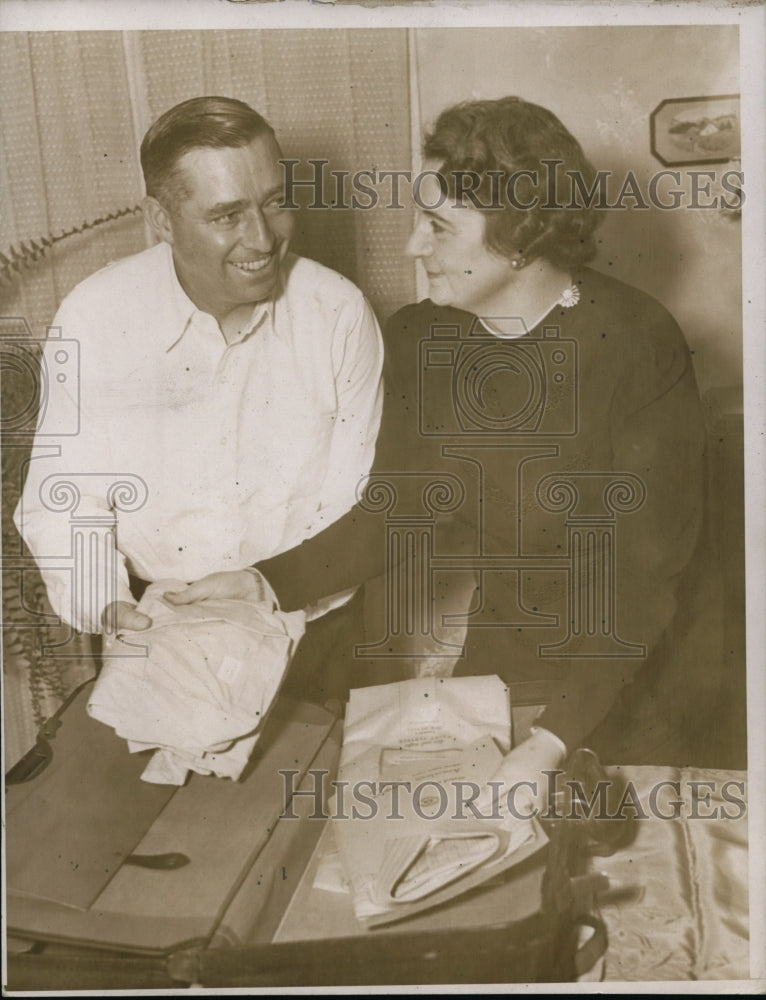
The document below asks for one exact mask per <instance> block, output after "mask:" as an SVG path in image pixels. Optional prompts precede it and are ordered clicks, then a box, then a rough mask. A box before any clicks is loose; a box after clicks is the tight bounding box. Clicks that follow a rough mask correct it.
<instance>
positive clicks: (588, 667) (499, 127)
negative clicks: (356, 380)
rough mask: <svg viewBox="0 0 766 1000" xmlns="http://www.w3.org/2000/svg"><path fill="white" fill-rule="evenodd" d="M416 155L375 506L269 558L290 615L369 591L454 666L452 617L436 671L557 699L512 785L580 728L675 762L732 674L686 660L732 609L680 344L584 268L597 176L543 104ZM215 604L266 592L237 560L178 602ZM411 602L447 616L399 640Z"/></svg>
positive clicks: (633, 754)
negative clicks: (460, 645) (457, 644)
mask: <svg viewBox="0 0 766 1000" xmlns="http://www.w3.org/2000/svg"><path fill="white" fill-rule="evenodd" d="M424 154H425V170H424V172H423V174H422V175H421V177H420V180H419V182H418V184H417V185H415V186H414V188H413V193H414V196H415V200H416V205H417V217H416V224H415V228H414V231H413V234H412V237H411V239H410V242H409V244H408V248H407V250H408V253H409V254H411V255H412V256H414V257H417V258H418V259H419V260H420V261H421V263H422V264H423V267H424V269H425V272H426V275H427V278H428V286H429V298H428V299H427V300H425V301H423V302H420V303H418V304H416V305H412V306H408V307H405V308H404V309H402V310H400V312H398V313H397V314H396V315H395V316H393V317H392V319H391V320H390V321H389V323H388V325H387V328H386V333H385V338H386V372H385V379H386V382H385V385H386V402H385V407H384V415H383V421H382V426H381V430H380V435H379V438H378V445H377V451H376V459H375V467H374V469H373V476H372V478H371V479H370V482H369V484H368V486H367V493H366V495H365V496H363V497H362V499H361V502H360V504H358V505H357V507H355V508H354V509H353V510H352V511H350V512H349V513H348V514H347V515H345V516H344V517H343V518H341V519H340V520H339V521H337V522H336V523H335V524H333V525H332V526H330V527H329V528H328V529H326V530H325V531H323V532H322V533H321V534H319V535H317V536H315V537H314V538H312V539H308V540H307V541H305V542H304V543H303V544H302V545H301V546H299V547H297V548H295V549H293V550H291V551H289V552H285V553H282V554H280V555H278V556H275V557H274V558H272V559H269V560H267V561H266V562H264V563H262V564H260V565H259V567H258V569H259V570H260V571H261V572H262V574H263V576H265V578H266V580H268V581H269V583H270V584H271V586H272V588H273V591H274V593H275V594H276V596H277V599H278V600H279V603H280V606H281V607H282V608H283V610H290V609H294V608H300V607H304V606H306V605H308V604H309V603H310V602H312V601H313V600H315V599H317V598H319V597H321V596H325V595H328V594H334V593H336V592H339V591H341V590H343V589H345V588H347V587H349V586H354V585H359V584H362V583H365V582H367V587H366V591H367V600H366V603H367V606H368V607H367V610H368V612H369V611H370V610H372V611H373V612H375V611H377V613H378V618H377V621H376V622H373V619H372V618H371V617H370V615H369V614H368V621H367V629H368V635H367V644H368V646H370V645H375V642H376V641H377V642H378V647H379V650H380V648H383V649H385V648H386V647H385V643H386V642H387V641H389V640H391V641H392V642H393V644H391V642H389V648H391V649H393V650H394V652H395V653H396V652H397V651H403V653H402V657H403V656H404V654H405V653H409V654H410V657H411V658H410V660H404V659H401V658H400V659H401V662H413V659H412V656H413V654H414V662H416V663H417V659H418V655H420V656H421V657H422V660H423V663H424V664H425V666H424V667H423V670H424V671H425V672H436V673H438V672H439V659H440V658H439V655H438V654H439V653H450V652H452V653H453V654H454V650H450V649H449V648H448V647H446V648H445V647H444V646H442V645H440V642H439V638H440V635H439V629H440V627H441V623H442V621H443V616H444V615H445V614H450V615H452V616H453V617H452V618H451V619H449V622H450V626H451V627H450V628H447V630H446V633H445V634H448V635H450V636H454V635H458V637H459V639H460V640H461V641H462V640H463V637H464V645H465V649H464V655H462V656H457V657H456V656H455V655H453V656H452V658H450V657H449V656H448V655H447V656H443V657H442V658H441V663H446V664H447V665H448V666H447V669H448V670H451V669H452V668H453V667H454V669H455V670H456V672H458V673H462V674H466V673H468V674H470V673H496V674H499V675H500V676H501V677H503V678H504V679H506V680H507V682H508V684H509V686H510V689H511V699H512V703H519V701H529V702H536V703H544V704H545V705H546V707H545V709H544V711H543V713H542V715H541V716H540V717H539V719H538V720H537V726H536V727H535V728H533V730H532V733H531V735H530V736H529V738H528V739H527V740H525V741H524V742H522V743H521V744H520V745H519V746H518V747H516V748H515V749H514V750H513V751H512V752H511V754H510V755H509V757H508V758H507V759H506V764H505V767H504V776H505V777H507V779H508V780H509V781H511V780H516V779H518V780H521V779H525V780H526V779H529V778H530V777H533V775H534V773H536V772H537V771H539V770H540V769H544V768H546V767H556V766H558V765H559V764H560V763H561V761H562V760H563V758H564V756H565V753H566V751H567V749H573V748H575V747H576V746H579V745H583V744H584V743H585V742H586V740H587V741H590V742H592V743H593V744H594V745H596V746H597V747H599V749H601V750H602V752H604V753H605V754H606V755H607V756H608V757H610V758H612V759H615V760H619V761H623V762H637V761H638V760H657V761H658V762H663V763H669V762H678V761H671V759H670V758H672V757H674V756H675V755H676V754H677V753H678V752H680V751H679V750H678V736H679V733H681V732H682V731H683V730H684V727H687V728H689V727H695V726H699V725H701V724H704V723H702V721H701V719H700V714H699V713H700V711H701V710H705V711H706V710H707V709H708V708H709V707H710V706H711V705H714V703H715V698H716V692H717V691H718V687H717V685H720V683H721V679H720V677H719V675H718V673H717V672H716V670H699V669H697V666H696V664H697V663H698V658H699V656H700V655H703V656H707V657H708V658H711V657H712V658H713V659H714V658H715V656H716V654H717V652H718V650H717V649H712V650H711V646H710V644H711V642H712V641H713V640H714V638H715V635H716V630H715V628H714V625H715V619H716V615H717V614H718V612H719V608H720V602H719V601H718V600H717V598H716V595H715V592H714V590H713V589H712V585H711V580H712V577H711V575H710V574H709V573H708V572H707V569H708V562H707V560H706V557H705V556H704V553H702V552H701V549H700V548H699V545H698V542H699V540H700V537H701V528H702V522H703V486H704V472H703V453H704V438H705V433H704V423H703V419H702V415H701V409H700V403H699V397H698V392H697V387H696V384H695V379H694V374H693V369H692V364H691V358H690V354H689V350H688V347H687V345H686V343H685V341H684V338H683V335H682V334H681V332H680V330H679V329H678V326H677V325H676V323H675V321H674V320H673V318H672V317H671V316H670V314H669V313H668V312H667V311H666V310H665V309H664V308H663V307H662V306H661V305H660V304H659V303H658V302H656V301H655V300H654V299H652V298H651V297H649V296H648V295H646V294H645V293H643V292H641V291H639V290H637V289H635V288H632V287H630V286H627V285H625V284H623V283H622V282H619V281H617V280H616V279H613V278H611V277H609V276H606V275H604V274H601V273H599V272H597V271H594V270H592V269H590V268H588V267H586V266H585V265H586V263H587V262H588V261H589V260H590V259H592V258H593V256H594V255H595V250H596V246H595V237H594V234H595V231H596V227H597V224H598V221H599V220H598V214H597V212H596V210H595V209H594V208H593V207H590V206H589V204H588V198H587V192H589V191H591V190H592V189H593V185H594V182H595V171H594V169H593V167H592V166H591V165H590V163H589V162H588V161H587V159H586V158H585V156H584V154H583V151H582V149H581V147H580V145H579V144H578V143H577V141H576V140H575V139H574V138H573V137H572V136H571V135H570V133H569V132H568V131H567V130H566V129H565V128H564V126H563V125H562V124H561V123H560V122H559V120H558V119H557V118H556V117H555V116H554V115H553V114H552V113H551V112H549V111H547V110H545V109H544V108H541V107H538V106H537V105H534V104H530V103H528V102H526V101H523V100H521V99H518V98H504V99H501V100H497V101H476V102H471V103H466V104H461V105H458V106H456V107H453V108H449V109H447V110H446V111H444V112H443V113H442V114H441V116H440V117H439V119H438V120H437V122H436V125H435V127H434V129H433V131H432V132H431V133H430V134H429V135H428V136H427V138H426V140H425V144H424ZM554 181H555V182H556V183H554ZM556 184H558V187H557V186H556ZM439 482H441V483H442V485H441V486H438V485H437V486H435V487H434V484H436V483H439ZM429 483H431V487H432V489H431V492H430V493H428V488H429ZM434 488H435V490H436V492H434ZM394 497H395V498H396V502H395V505H394V506H392V505H393V503H394ZM382 501H385V502H382ZM383 507H385V508H386V511H387V513H382V512H381V510H382V508H383ZM407 525H409V526H410V528H411V529H412V530H411V531H410V535H409V536H407V530H405V529H406V528H407ZM418 525H420V528H418ZM418 532H420V534H418ZM407 537H409V539H410V542H409V543H408V542H407ZM418 538H419V539H420V542H418V541H417V539H418ZM396 539H398V541H397V540H396ZM413 539H415V540H414V541H413ZM392 540H393V541H392ZM408 544H409V549H408V547H407V546H408ZM695 553H696V555H695ZM415 573H417V574H419V576H418V579H422V580H425V583H424V584H423V586H424V587H425V590H422V588H421V589H420V590H418V588H413V587H412V586H409V585H408V580H409V582H410V584H411V582H412V580H413V579H414V575H413V574H415ZM376 578H377V580H378V581H380V580H381V579H382V580H383V581H384V584H383V586H380V584H379V583H378V584H377V585H376V584H375V583H373V582H371V581H374V580H376ZM213 592H215V593H216V594H219V595H223V594H224V593H225V594H226V595H227V596H241V597H245V596H248V595H249V596H252V597H254V598H257V597H259V596H263V592H264V591H263V587H262V584H261V583H260V582H259V579H258V576H257V574H254V573H252V572H249V571H243V572H241V573H232V574H217V575H216V576H215V577H212V578H206V579H205V580H203V581H199V582H198V583H197V584H193V585H192V586H191V587H190V588H189V590H188V591H186V592H184V595H183V599H184V600H196V599H200V598H202V597H204V596H208V595H209V594H211V593H213ZM383 594H388V599H383V598H382V597H381V595H383ZM373 595H377V597H378V599H377V600H373V599H372V597H373ZM392 595H393V596H392ZM402 600H405V601H407V600H408V601H409V602H410V605H411V609H410V610H411V611H412V612H413V614H415V615H416V613H417V614H419V613H420V612H421V611H422V608H423V607H425V608H426V611H427V612H428V614H429V615H430V614H431V613H433V618H428V621H427V622H426V625H425V626H423V625H422V622H421V625H420V626H419V627H415V628H414V629H410V630H409V634H408V635H406V636H405V635H404V633H405V632H407V629H403V628H399V631H398V632H397V627H398V626H397V627H392V615H393V616H394V618H395V617H396V613H397V609H396V607H395V606H394V605H393V604H392V603H391V602H392V601H393V602H396V601H402ZM701 609H702V610H703V612H704V613H702V614H700V610H701ZM399 611H402V613H404V614H406V609H405V610H404V611H403V610H402V608H399ZM416 616H417V615H416ZM373 617H374V616H373ZM397 621H399V619H397ZM431 621H434V622H435V623H436V625H435V626H434V627H432V626H431ZM356 641H357V642H363V641H364V639H363V637H361V636H358V637H357V639H356ZM418 642H420V647H418ZM397 643H400V645H397ZM408 644H409V645H408ZM379 650H378V651H379ZM373 652H374V651H373ZM435 654H436V655H435ZM397 662H398V661H397V658H396V657H395V658H393V659H391V660H390V661H388V663H389V665H390V666H391V668H392V669H391V673H390V674H388V675H387V676H388V679H390V680H397V679H400V676H401V674H400V673H399V674H397V671H396V667H397ZM359 676H360V677H361V676H362V675H361V674H360V675H359ZM634 680H636V683H633V684H631V682H632V681H634ZM355 683H358V681H355V679H354V678H353V677H351V678H350V684H351V686H354V684H355ZM692 693H693V694H694V697H692Z"/></svg>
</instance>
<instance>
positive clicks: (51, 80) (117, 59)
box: [0, 29, 415, 768]
mask: <svg viewBox="0 0 766 1000" xmlns="http://www.w3.org/2000/svg"><path fill="white" fill-rule="evenodd" d="M0 87H1V88H2V90H1V91H0V93H2V100H0V139H1V140H2V146H0V253H1V254H2V255H3V256H2V257H0V349H1V352H2V364H1V365H0V374H1V375H2V379H3V383H2V432H3V452H2V458H3V494H2V529H3V536H2V541H3V550H2V555H3V626H4V628H3V647H4V654H5V656H4V697H5V723H6V725H5V733H6V768H8V767H10V766H12V764H13V763H14V761H15V760H17V759H18V758H19V757H20V756H21V755H22V754H23V753H24V752H25V750H26V749H27V748H28V747H29V746H31V745H32V743H33V742H34V738H35V733H36V731H37V728H38V726H39V724H40V723H41V721H42V720H43V719H44V718H46V717H47V716H48V715H50V714H51V712H52V711H54V710H55V708H56V707H57V706H58V704H60V702H61V700H62V699H63V698H64V697H65V696H66V694H67V693H68V692H70V691H71V690H72V689H73V688H74V687H76V686H77V684H79V683H81V682H82V681H83V680H86V679H87V678H88V677H89V676H91V675H92V673H93V666H92V664H93V660H92V659H91V658H90V657H89V655H88V654H89V645H88V644H87V642H86V641H85V640H84V639H83V637H77V636H70V635H69V632H68V630H67V629H66V628H64V627H62V626H61V625H59V624H58V623H57V619H55V618H54V617H53V616H52V615H51V612H50V608H49V606H48V604H47V601H46V599H45V594H44V588H43V587H42V583H41V581H40V578H39V576H38V574H37V573H36V571H35V568H34V564H33V562H32V560H31V559H30V557H29V554H28V552H26V551H25V550H24V548H23V546H22V543H21V540H20V539H19V537H18V535H17V533H16V531H15V528H14V527H13V523H12V520H11V513H12V511H13V508H14V507H15V505H16V502H17V500H18V496H19V491H20V488H21V485H22V482H23V475H24V471H23V468H24V461H25V459H26V457H27V455H28V452H29V447H30V444H31V434H32V430H33V428H34V422H35V415H36V409H37V402H38V395H39V386H38V385H37V381H38V380H37V376H36V374H35V372H36V367H35V358H36V353H37V350H38V346H39V344H40V342H41V340H42V339H43V338H44V336H45V329H46V326H47V325H48V324H49V323H50V322H51V320H52V318H53V315H54V313H55V311H56V308H57V306H58V303H59V302H60V301H61V299H62V297H63V296H64V295H65V294H66V293H67V292H68V291H69V290H70V289H71V288H72V287H73V286H74V285H75V284H77V282H79V281H81V280H82V279H83V278H85V277H86V276H87V275H88V274H90V273H92V272H93V271H95V270H97V269H98V268H99V267H101V266H103V265H104V264H105V263H107V262H108V261H110V260H113V259H116V258H119V257H123V256H126V255H127V254H130V253H134V252H136V251H138V250H140V249H142V248H143V247H145V246H146V245H147V233H146V231H145V228H144V225H143V222H142V220H141V218H140V216H139V215H137V214H133V213H131V212H130V211H126V212H125V214H123V215H121V216H119V217H118V218H116V219H111V220H109V221H107V222H106V223H104V224H101V225H98V226H97V227H89V226H86V225H84V224H85V223H91V222H93V221H94V220H98V219H109V216H111V215H113V214H116V213H119V212H121V211H123V210H129V209H131V208H132V207H133V206H135V205H136V204H137V203H138V202H139V201H140V198H141V196H142V185H141V174H140V166H139V162H138V152H137V149H138V145H139V143H140V139H141V136H142V135H143V133H144V131H145V130H146V128H147V127H148V126H149V124H150V123H151V121H153V120H154V119H155V118H156V117H157V116H158V115H160V114H161V113H162V112H163V111H165V110H166V109H167V108H169V107H171V106H172V105H174V104H176V103H177V102H179V101H182V100H185V99H186V98H189V97H193V96H198V95H200V94H203V93H211V94H212V93H217V94H221V95H224V96H230V97H238V98H240V99H242V100H245V101H247V102H248V103H249V104H251V105H253V107H255V108H256V109H257V110H259V111H260V112H261V113H262V114H263V115H264V116H265V117H266V118H267V119H268V120H269V122H270V123H271V124H272V125H273V127H274V129H275V130H276V132H277V136H278V138H279V140H280V143H281V145H282V150H283V153H284V155H285V157H287V158H289V159H294V160H298V161H300V163H299V165H298V166H296V167H295V177H296V179H310V178H311V177H312V176H313V168H311V167H310V166H309V165H308V161H309V160H327V161H328V163H327V164H326V165H325V167H324V170H325V171H326V174H325V177H326V179H327V181H328V185H327V194H326V195H325V199H324V200H325V202H326V203H328V204H330V203H332V201H333V198H334V194H335V187H334V183H335V182H334V179H333V176H332V172H335V173H336V174H340V173H342V172H348V173H351V172H353V171H356V170H360V169H368V170H371V169H373V168H377V169H378V170H397V169H408V168H409V167H410V165H411V149H410V116H409V94H408V60H407V34H406V32H405V31H404V30H402V29H392V30H381V29H374V30H362V29H354V30H334V29H326V30H311V31H309V30H306V31H302V30H269V31H255V30H254V31H242V30H237V31H148V32H124V33H121V32H65V33H45V32H41V33H31V34H27V33H11V32H8V33H3V34H2V35H0ZM385 190H386V189H382V191H385ZM387 190H390V188H389V189H387ZM312 198H313V193H312V191H311V190H310V189H309V188H308V187H304V188H301V189H299V191H297V192H296V200H297V201H298V202H299V203H301V204H305V205H306V208H305V209H304V210H303V211H301V213H300V215H299V221H298V225H297V227H296V236H295V239H294V244H293V245H294V248H295V249H296V250H297V251H298V252H300V253H304V254H306V255H307V256H311V257H314V258H316V259H317V260H320V261H321V262H322V263H325V264H327V265H328V266H330V267H333V268H335V269H336V270H338V271H341V272H342V273H344V274H346V275H347V276H348V277H349V278H351V279H352V280H353V281H355V282H356V283H357V284H358V285H360V287H361V288H362V289H363V291H364V292H365V293H366V295H367V296H368V298H369V299H370V301H371V303H372V305H373V307H374V308H375V309H376V311H377V312H378V315H379V317H380V318H381V320H382V319H384V318H385V317H386V316H387V315H389V314H390V313H391V312H393V311H394V310H395V309H396V308H398V307H399V306H401V305H402V304H404V303H405V302H408V301H411V300H412V299H414V298H415V277H414V269H413V267H412V265H411V264H409V263H408V262H407V261H405V260H404V258H403V256H402V248H403V246H404V243H405V241H406V237H407V233H408V231H409V226H410V218H409V212H408V211H407V210H406V209H402V210H388V209H387V207H386V204H385V197H384V195H383V194H382V195H381V198H380V201H379V203H378V205H377V206H375V207H371V208H369V209H367V210H358V211H353V210H351V209H350V208H349V209H344V208H340V209H338V208H333V209H332V210H327V211H322V210H317V209H314V210H312V209H310V208H308V205H309V204H310V203H311V201H312ZM402 200H404V199H402ZM346 201H348V196H347V198H346ZM65 232H70V233H72V235H71V236H69V237H68V238H66V239H65V240H60V241H58V240H56V238H57V237H58V236H60V235H61V234H63V233H65ZM46 242H48V243H53V245H48V246H46ZM43 251H45V252H44V253H43ZM43 389H44V387H43Z"/></svg>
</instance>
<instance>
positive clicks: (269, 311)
mask: <svg viewBox="0 0 766 1000" xmlns="http://www.w3.org/2000/svg"><path fill="white" fill-rule="evenodd" d="M162 246H163V247H165V248H166V249H165V265H166V279H167V297H166V299H165V301H166V309H167V315H166V322H165V323H164V324H163V327H162V329H163V331H164V334H165V335H164V337H163V343H162V346H163V348H164V350H165V352H167V351H170V350H171V349H172V348H173V347H175V345H176V344H177V343H178V342H179V340H181V338H182V337H183V335H184V334H185V333H186V331H187V330H188V329H189V327H190V326H191V324H192V323H193V322H194V320H195V318H196V317H197V316H207V317H210V314H209V313H204V312H203V311H202V310H201V309H198V308H197V306H195V304H194V303H193V302H192V300H191V299H190V298H189V296H188V295H187V294H186V292H185V291H184V289H183V287H182V286H181V282H180V281H179V280H178V275H177V274H176V269H175V265H174V264H173V252H172V250H171V248H170V245H169V244H168V243H163V244H162ZM283 281H284V276H283V274H282V268H280V269H279V274H278V276H277V282H276V284H275V286H274V292H272V294H271V295H270V296H269V298H268V299H265V300H264V301H263V302H256V303H254V305H253V312H252V316H251V318H250V320H249V321H248V324H247V327H248V330H247V333H246V334H245V335H244V336H243V337H242V338H240V339H241V340H246V339H247V337H249V336H250V334H251V333H253V332H254V331H255V330H256V328H257V327H259V326H260V325H261V323H263V321H264V320H266V319H267V320H269V321H270V322H271V323H272V324H273V323H274V308H275V303H276V300H277V299H278V298H279V296H280V295H281V294H282V291H283V287H284V286H283ZM210 319H212V317H210Z"/></svg>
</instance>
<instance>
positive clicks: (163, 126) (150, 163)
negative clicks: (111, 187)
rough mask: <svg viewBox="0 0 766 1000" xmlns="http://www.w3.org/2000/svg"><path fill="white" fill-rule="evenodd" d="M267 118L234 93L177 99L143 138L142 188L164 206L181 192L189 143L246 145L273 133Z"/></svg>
mask: <svg viewBox="0 0 766 1000" xmlns="http://www.w3.org/2000/svg"><path fill="white" fill-rule="evenodd" d="M273 134H274V130H273V129H272V128H271V126H270V125H269V123H268V122H267V121H266V120H265V118H263V117H261V115H259V114H258V112H257V111H254V110H253V109H252V108H251V107H250V106H249V105H248V104H245V103H244V101H237V100H235V99H234V98H232V97H193V98H192V99H191V100H189V101H183V103H181V104H176V106H175V107H174V108H170V110H169V111H166V112H165V113H164V114H163V115H161V116H160V117H159V118H158V119H157V121H156V122H155V123H154V124H153V125H152V126H151V127H150V129H149V131H148V132H147V133H146V135H145V136H144V139H143V142H142V143H141V168H142V170H143V172H144V183H145V184H146V193H147V194H148V195H151V196H152V197H154V198H157V200H158V201H161V202H162V203H163V204H165V205H166V206H167V205H169V203H172V202H175V201H177V200H180V199H182V198H183V197H185V193H184V191H183V187H182V185H181V182H180V178H179V176H178V169H177V168H178V161H179V160H180V159H181V157H182V156H183V155H184V154H185V153H188V152H189V151H190V150H192V149H199V148H200V147H207V148H212V149H223V148H225V147H227V146H229V147H231V146H233V147H238V146H247V145H248V144H249V143H251V142H252V141H253V139H255V138H257V137H258V136H260V135H273Z"/></svg>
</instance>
